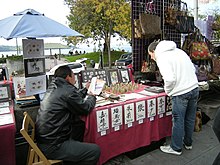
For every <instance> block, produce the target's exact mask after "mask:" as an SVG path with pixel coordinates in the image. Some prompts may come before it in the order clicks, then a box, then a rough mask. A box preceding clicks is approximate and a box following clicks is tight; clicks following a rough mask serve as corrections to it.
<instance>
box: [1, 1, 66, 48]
mask: <svg viewBox="0 0 220 165" xmlns="http://www.w3.org/2000/svg"><path fill="white" fill-rule="evenodd" d="M28 8H31V9H34V10H36V11H38V12H40V13H43V14H44V15H45V16H46V17H48V18H51V19H53V20H55V21H57V22H59V23H61V24H63V25H66V26H68V24H67V23H68V20H67V18H66V16H67V15H68V14H69V8H68V6H67V5H64V0H0V20H1V19H4V18H6V17H9V16H12V15H13V14H15V13H17V12H20V11H23V10H25V9H28ZM20 42H21V39H18V45H21V43H20ZM44 42H45V43H47V42H54V43H58V42H61V43H62V39H61V38H59V37H55V38H48V39H46V38H44ZM19 43H20V44H19ZM0 45H12V46H15V45H16V40H15V39H12V40H9V41H7V40H5V39H3V38H0Z"/></svg>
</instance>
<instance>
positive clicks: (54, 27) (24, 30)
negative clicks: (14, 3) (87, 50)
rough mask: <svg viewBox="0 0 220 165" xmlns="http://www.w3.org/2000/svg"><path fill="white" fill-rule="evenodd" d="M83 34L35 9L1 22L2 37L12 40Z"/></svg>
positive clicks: (19, 13) (0, 31)
mask: <svg viewBox="0 0 220 165" xmlns="http://www.w3.org/2000/svg"><path fill="white" fill-rule="evenodd" d="M67 36H79V37H83V35H82V34H80V33H78V32H76V31H75V30H72V29H70V28H69V27H66V26H64V25H63V24H60V23H58V22H56V21H54V20H52V19H50V18H48V17H46V16H44V14H41V13H39V12H37V11H35V10H33V9H26V10H24V11H22V12H18V13H16V14H14V15H13V16H10V17H7V18H5V19H2V20H0V37H3V38H5V39H7V40H10V39H12V38H42V37H67Z"/></svg>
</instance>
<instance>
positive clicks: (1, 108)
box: [0, 102, 10, 115]
mask: <svg viewBox="0 0 220 165" xmlns="http://www.w3.org/2000/svg"><path fill="white" fill-rule="evenodd" d="M6 113H10V109H9V102H1V103H0V115H1V114H6Z"/></svg>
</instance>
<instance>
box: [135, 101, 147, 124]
mask: <svg viewBox="0 0 220 165" xmlns="http://www.w3.org/2000/svg"><path fill="white" fill-rule="evenodd" d="M145 118H146V107H145V101H139V102H136V120H137V121H138V120H143V119H145Z"/></svg>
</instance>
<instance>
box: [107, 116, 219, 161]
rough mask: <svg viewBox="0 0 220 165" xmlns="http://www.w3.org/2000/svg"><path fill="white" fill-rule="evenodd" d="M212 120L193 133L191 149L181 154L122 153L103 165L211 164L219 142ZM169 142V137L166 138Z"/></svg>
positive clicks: (154, 151)
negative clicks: (137, 154) (128, 155)
mask: <svg viewBox="0 0 220 165" xmlns="http://www.w3.org/2000/svg"><path fill="white" fill-rule="evenodd" d="M212 123H213V120H211V121H209V122H208V123H207V124H205V125H203V126H202V131H200V132H194V134H193V149H192V150H185V149H183V152H182V155H181V156H176V155H171V154H166V153H163V152H161V151H160V150H159V149H156V150H153V151H151V152H148V153H146V154H144V155H142V156H140V157H137V158H136V159H133V160H131V159H129V158H128V157H127V156H125V155H124V154H122V155H120V156H118V157H116V158H113V159H111V160H109V161H108V162H107V163H105V165H212V163H213V161H214V159H215V157H216V156H217V154H218V153H219V152H220V144H219V142H218V140H217V138H216V136H215V134H214V132H213V130H212V128H211V126H212ZM166 141H167V143H168V144H170V138H169V137H168V138H167V140H166Z"/></svg>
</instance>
